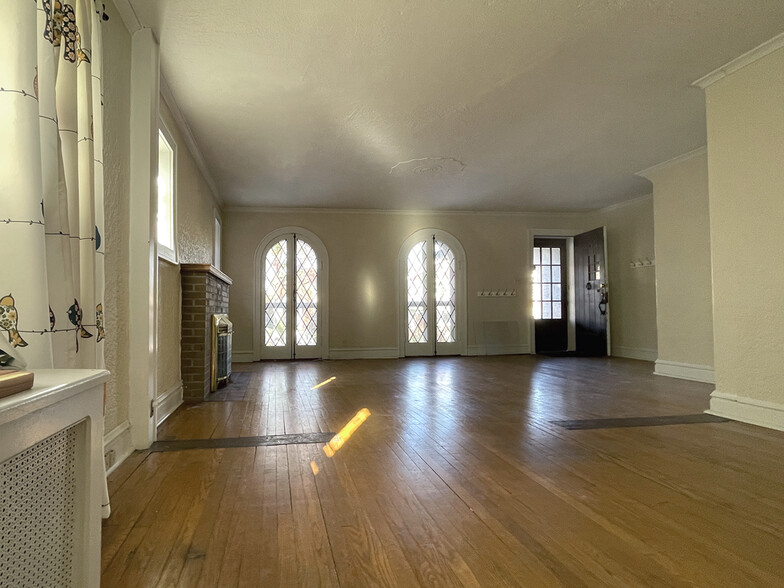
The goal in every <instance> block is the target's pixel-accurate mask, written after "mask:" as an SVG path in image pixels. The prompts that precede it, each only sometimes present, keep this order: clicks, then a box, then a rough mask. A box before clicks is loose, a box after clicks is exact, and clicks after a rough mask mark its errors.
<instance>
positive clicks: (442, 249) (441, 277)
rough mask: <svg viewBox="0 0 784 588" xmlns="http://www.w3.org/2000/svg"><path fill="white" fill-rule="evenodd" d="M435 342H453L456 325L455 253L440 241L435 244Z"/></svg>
mask: <svg viewBox="0 0 784 588" xmlns="http://www.w3.org/2000/svg"><path fill="white" fill-rule="evenodd" d="M435 258H436V259H435V270H436V342H438V343H454V342H455V339H456V325H457V293H456V292H457V289H456V287H455V281H456V268H455V254H454V253H453V252H452V250H451V249H450V248H449V247H447V246H446V245H445V244H443V243H441V241H436V245H435Z"/></svg>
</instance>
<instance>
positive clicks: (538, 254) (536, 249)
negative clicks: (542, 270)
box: [534, 247, 542, 265]
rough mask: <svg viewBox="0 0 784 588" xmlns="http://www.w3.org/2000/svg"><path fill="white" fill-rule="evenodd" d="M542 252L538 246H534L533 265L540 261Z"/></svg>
mask: <svg viewBox="0 0 784 588" xmlns="http://www.w3.org/2000/svg"><path fill="white" fill-rule="evenodd" d="M541 259H542V254H541V250H540V249H539V247H534V265H539V264H540V263H541Z"/></svg>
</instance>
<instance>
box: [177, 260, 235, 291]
mask: <svg viewBox="0 0 784 588" xmlns="http://www.w3.org/2000/svg"><path fill="white" fill-rule="evenodd" d="M180 271H181V272H190V273H203V274H210V275H211V276H215V277H216V278H218V279H219V280H220V281H222V282H224V283H225V284H227V285H229V286H231V284H232V280H231V278H230V277H229V276H227V275H226V274H224V273H223V272H222V271H220V270H219V269H218V268H217V267H215V266H214V265H210V264H209V263H181V264H180Z"/></svg>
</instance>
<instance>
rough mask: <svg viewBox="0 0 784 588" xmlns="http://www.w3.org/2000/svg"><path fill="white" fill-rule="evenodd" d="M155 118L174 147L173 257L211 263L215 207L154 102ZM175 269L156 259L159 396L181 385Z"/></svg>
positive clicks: (167, 114) (164, 109)
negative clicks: (174, 220) (175, 150)
mask: <svg viewBox="0 0 784 588" xmlns="http://www.w3.org/2000/svg"><path fill="white" fill-rule="evenodd" d="M160 116H161V118H162V119H163V122H164V124H165V125H166V127H167V128H168V129H169V132H170V133H171V134H172V137H173V139H174V142H175V143H176V145H177V165H176V170H177V178H176V191H177V254H178V259H179V261H180V263H211V262H212V251H213V242H212V240H213V219H214V215H215V212H216V211H217V210H218V205H217V203H216V201H215V198H214V197H213V195H212V191H211V189H210V187H209V185H208V184H207V182H206V181H205V179H204V176H203V175H202V173H201V170H200V169H199V167H198V166H197V165H196V162H195V160H194V158H193V155H192V154H191V152H190V151H189V149H188V146H187V144H186V142H185V139H184V138H183V135H182V132H181V131H180V129H179V128H178V126H177V122H176V121H175V119H174V116H173V114H172V112H171V109H170V108H169V106H168V105H167V104H166V102H165V100H163V99H161V101H160ZM179 270H180V268H179V265H174V264H171V263H169V262H167V261H165V260H163V259H159V260H158V354H157V373H158V381H157V390H156V395H157V396H161V395H164V394H166V393H167V392H169V391H171V390H172V389H173V388H175V387H176V386H178V385H180V384H181V381H182V377H181V374H180V323H181V315H182V312H181V300H182V295H181V284H180V271H179Z"/></svg>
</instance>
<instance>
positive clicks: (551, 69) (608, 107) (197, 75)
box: [130, 0, 784, 211]
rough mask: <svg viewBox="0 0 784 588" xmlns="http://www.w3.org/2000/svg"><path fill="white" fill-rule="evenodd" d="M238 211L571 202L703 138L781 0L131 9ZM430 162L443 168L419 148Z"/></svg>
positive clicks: (598, 198)
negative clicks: (717, 78) (731, 65)
mask: <svg viewBox="0 0 784 588" xmlns="http://www.w3.org/2000/svg"><path fill="white" fill-rule="evenodd" d="M130 4H131V5H132V7H133V9H134V11H135V12H136V14H137V17H138V19H139V20H140V22H141V23H142V24H143V25H145V26H149V27H152V28H153V29H154V31H155V33H156V36H157V37H158V39H159V40H160V43H161V68H162V72H163V75H164V77H165V78H166V80H167V82H168V84H169V86H170V87H171V90H172V93H173V95H174V97H175V99H176V102H177V104H178V106H179V108H180V109H181V111H182V113H183V115H184V117H185V119H186V120H187V122H188V124H189V125H190V127H191V129H192V131H193V134H194V136H195V138H196V141H197V142H198V145H199V147H200V149H201V151H202V153H203V155H204V158H205V160H206V163H207V167H208V168H209V170H210V172H211V174H212V175H213V177H214V179H215V181H216V182H217V185H218V189H219V191H220V193H221V195H222V197H223V198H224V200H225V201H226V203H227V204H229V205H251V206H272V207H279V206H285V207H320V208H321V207H329V208H375V209H471V210H510V211H511V210H575V209H590V208H597V207H601V206H605V205H608V204H612V203H616V202H620V201H623V200H626V199H630V198H633V197H635V196H639V195H642V194H645V193H648V192H650V184H649V183H648V182H647V181H646V180H643V179H641V178H639V177H635V175H634V172H636V171H638V170H641V169H644V168H647V167H649V166H651V165H653V164H656V163H659V162H660V161H663V160H666V159H669V158H671V157H674V156H676V155H680V154H682V153H685V152H687V151H689V150H692V149H695V148H697V147H700V146H702V145H704V144H705V114H704V98H703V92H702V91H701V90H699V89H697V88H693V87H691V86H690V84H691V82H692V81H694V80H696V79H697V78H699V77H701V76H702V75H704V74H706V73H708V72H709V71H711V70H713V69H715V68H716V67H718V66H721V65H723V64H724V63H726V62H727V61H729V60H731V59H732V58H734V57H737V56H738V55H740V54H742V53H744V52H746V51H748V50H750V49H752V48H754V47H755V46H757V45H759V44H760V43H762V42H763V41H765V40H767V39H769V38H771V37H773V36H775V35H776V34H778V33H780V32H781V31H782V30H784V1H782V0H517V1H512V0H510V1H503V0H429V1H426V0H419V1H410V0H343V1H333V2H328V1H325V0H265V1H263V2H248V1H247V0H246V1H242V2H240V1H238V0H223V1H215V0H165V1H159V0H130ZM428 158H432V159H428Z"/></svg>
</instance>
